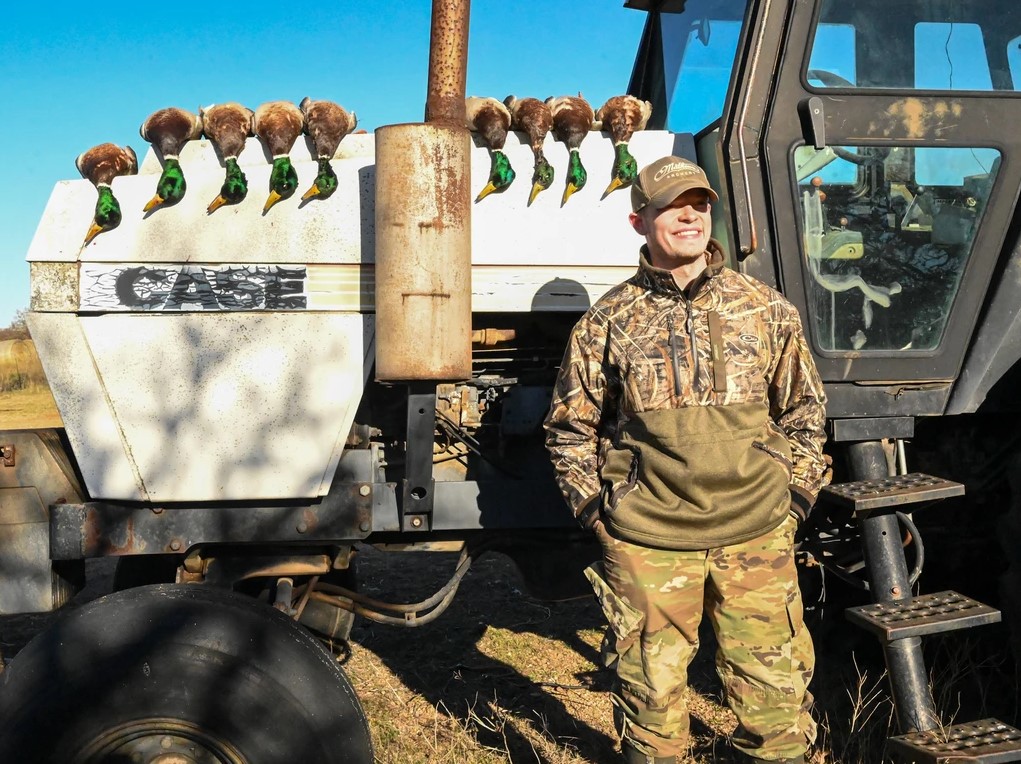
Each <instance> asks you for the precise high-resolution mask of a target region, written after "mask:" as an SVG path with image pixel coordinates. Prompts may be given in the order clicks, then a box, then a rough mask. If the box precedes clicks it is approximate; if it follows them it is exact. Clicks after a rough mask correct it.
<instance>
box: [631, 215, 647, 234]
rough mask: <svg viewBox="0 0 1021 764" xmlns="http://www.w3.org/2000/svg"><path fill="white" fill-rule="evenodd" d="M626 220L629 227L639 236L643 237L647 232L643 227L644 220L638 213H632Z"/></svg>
mask: <svg viewBox="0 0 1021 764" xmlns="http://www.w3.org/2000/svg"><path fill="white" fill-rule="evenodd" d="M627 219H628V221H630V223H631V227H632V228H634V229H635V231H636V232H637V233H638V234H639V235H640V236H645V233H646V230H647V229H646V227H645V218H643V217H642V215H641V213H640V212H632V213H631V214H630V215H628V216H627Z"/></svg>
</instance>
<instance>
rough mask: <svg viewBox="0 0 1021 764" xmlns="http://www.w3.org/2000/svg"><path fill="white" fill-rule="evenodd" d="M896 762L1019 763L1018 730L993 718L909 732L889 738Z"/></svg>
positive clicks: (1019, 745)
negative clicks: (925, 730)
mask: <svg viewBox="0 0 1021 764" xmlns="http://www.w3.org/2000/svg"><path fill="white" fill-rule="evenodd" d="M888 742H889V748H890V753H891V754H893V755H894V756H895V757H896V758H895V760H896V761H902V762H913V763H914V764H944V763H946V764H949V762H965V761H967V762H980V763H981V764H1000V762H1007V761H1019V760H1021V730H1018V729H1015V728H1014V727H1011V726H1010V725H1009V724H1004V723H1003V722H1001V721H998V720H996V719H982V720H980V721H977V722H965V723H963V724H955V725H953V726H952V727H943V728H942V729H938V730H932V731H930V732H910V733H908V734H907V735H898V736H897V737H892V738H890V739H889V741H888Z"/></svg>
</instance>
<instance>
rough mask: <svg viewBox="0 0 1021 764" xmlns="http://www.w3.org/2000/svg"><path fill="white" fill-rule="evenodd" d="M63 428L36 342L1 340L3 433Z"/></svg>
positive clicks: (0, 425)
mask: <svg viewBox="0 0 1021 764" xmlns="http://www.w3.org/2000/svg"><path fill="white" fill-rule="evenodd" d="M61 426H63V425H62V423H61V420H60V414H59V413H57V404H56V403H55V402H54V400H53V396H52V395H51V394H50V388H49V385H47V383H46V375H45V374H44V373H43V367H42V364H41V363H40V362H39V356H38V355H37V354H36V352H35V343H33V342H32V340H29V339H7V340H0V430H3V429H10V430H16V429H22V428H35V427H61Z"/></svg>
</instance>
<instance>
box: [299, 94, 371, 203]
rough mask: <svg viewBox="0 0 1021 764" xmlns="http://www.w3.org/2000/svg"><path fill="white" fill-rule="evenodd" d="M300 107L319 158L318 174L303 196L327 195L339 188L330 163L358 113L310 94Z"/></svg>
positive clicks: (304, 197)
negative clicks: (312, 96) (311, 96)
mask: <svg viewBox="0 0 1021 764" xmlns="http://www.w3.org/2000/svg"><path fill="white" fill-rule="evenodd" d="M299 108H300V109H301V113H302V114H304V115H305V132H306V133H307V134H308V135H309V137H311V138H312V145H313V146H315V151H316V160H317V161H318V162H319V174H318V175H316V179H315V182H314V183H313V184H312V187H311V188H309V190H308V191H306V192H305V194H304V195H303V196H302V197H301V200H302V201H305V200H306V199H311V198H312V197H314V196H318V197H319V198H320V199H328V198H329V197H330V196H332V195H333V192H334V191H336V190H337V173H335V172H334V171H333V167H331V166H330V160H331V159H333V155H334V154H336V153H337V147H338V146H339V145H340V142H341V140H343V138H344V136H345V135H347V134H348V133H350V132H351V131H352V130H354V129H355V126H356V125H357V124H358V117H357V115H356V114H355V113H354V112H353V111H352V112H348V111H347V110H346V109H345V108H344V107H343V106H340V105H339V104H335V103H333V101H313V100H312V99H311V98H309V97H308V96H305V97H304V98H303V99H301V103H300V104H299Z"/></svg>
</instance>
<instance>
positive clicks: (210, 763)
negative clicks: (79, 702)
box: [74, 718, 246, 764]
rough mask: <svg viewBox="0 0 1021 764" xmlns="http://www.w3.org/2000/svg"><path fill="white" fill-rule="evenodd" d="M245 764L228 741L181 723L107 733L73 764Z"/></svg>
mask: <svg viewBox="0 0 1021 764" xmlns="http://www.w3.org/2000/svg"><path fill="white" fill-rule="evenodd" d="M108 761H109V762H113V761H117V762H122V761H123V762H128V761H130V762H132V764H246V762H245V759H244V758H243V757H242V756H241V755H240V754H239V753H238V751H237V749H235V748H234V746H232V745H231V744H230V743H229V742H228V741H226V740H223V739H221V738H220V737H218V736H217V735H214V734H211V733H209V732H207V731H206V730H204V729H202V727H200V726H199V725H197V724H193V723H191V722H186V721H181V720H180V719H164V718H161V719H142V720H138V721H133V722H129V723H127V724H121V725H119V726H117V727H114V728H111V729H109V730H106V731H105V732H104V733H103V734H102V735H100V736H99V737H97V738H95V739H94V740H93V741H92V742H90V743H89V745H87V746H86V747H85V748H84V749H83V750H82V751H81V753H80V754H78V756H76V757H75V758H74V764H104V762H108Z"/></svg>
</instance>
